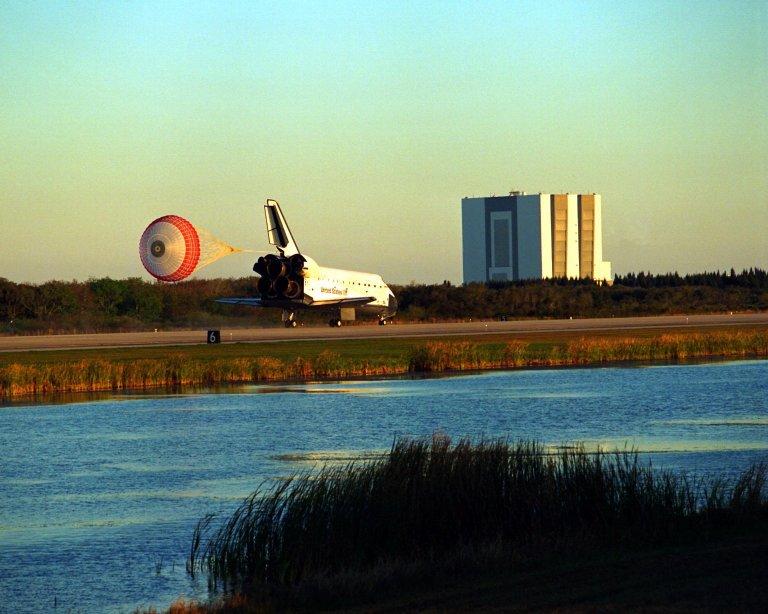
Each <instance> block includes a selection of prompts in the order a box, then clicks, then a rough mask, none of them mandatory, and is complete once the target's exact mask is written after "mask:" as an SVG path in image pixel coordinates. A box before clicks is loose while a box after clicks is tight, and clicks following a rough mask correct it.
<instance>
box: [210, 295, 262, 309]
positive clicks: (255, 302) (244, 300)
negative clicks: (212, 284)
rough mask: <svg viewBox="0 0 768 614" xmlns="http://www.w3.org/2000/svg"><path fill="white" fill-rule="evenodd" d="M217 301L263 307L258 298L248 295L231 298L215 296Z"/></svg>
mask: <svg viewBox="0 0 768 614" xmlns="http://www.w3.org/2000/svg"><path fill="white" fill-rule="evenodd" d="M216 302H217V303H226V304H227V305H246V306H248V307H263V305H264V304H263V303H262V301H261V299H260V298H251V297H249V296H239V297H238V296H234V297H232V298H217V299H216Z"/></svg>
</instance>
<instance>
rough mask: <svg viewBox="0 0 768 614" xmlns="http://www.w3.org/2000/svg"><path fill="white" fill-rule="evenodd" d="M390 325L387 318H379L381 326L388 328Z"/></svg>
mask: <svg viewBox="0 0 768 614" xmlns="http://www.w3.org/2000/svg"><path fill="white" fill-rule="evenodd" d="M387 324H388V322H387V320H386V319H385V318H379V326H386V325H387Z"/></svg>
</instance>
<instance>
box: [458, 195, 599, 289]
mask: <svg viewBox="0 0 768 614" xmlns="http://www.w3.org/2000/svg"><path fill="white" fill-rule="evenodd" d="M601 209H602V204H601V198H600V195H599V194H526V193H525V192H511V193H510V194H509V196H488V197H484V198H462V200H461V231H462V244H463V245H462V251H463V266H464V283H470V282H476V281H477V282H487V281H517V280H519V279H548V278H552V277H568V278H572V279H576V278H582V277H589V278H591V279H594V280H596V281H604V282H608V283H610V282H611V281H612V276H611V263H610V262H604V261H603V229H602V212H601Z"/></svg>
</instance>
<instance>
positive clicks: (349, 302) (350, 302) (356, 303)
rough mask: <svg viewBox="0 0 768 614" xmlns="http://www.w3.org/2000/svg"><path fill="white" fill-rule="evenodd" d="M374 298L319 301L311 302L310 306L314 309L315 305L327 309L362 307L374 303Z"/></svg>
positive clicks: (359, 297) (357, 297)
mask: <svg viewBox="0 0 768 614" xmlns="http://www.w3.org/2000/svg"><path fill="white" fill-rule="evenodd" d="M375 300H376V298H375V297H373V296H356V297H350V298H330V299H325V300H320V301H312V303H311V305H312V307H314V306H315V305H317V306H318V307H321V306H324V305H326V306H328V307H362V306H363V305H367V304H368V303H372V302H373V301H375Z"/></svg>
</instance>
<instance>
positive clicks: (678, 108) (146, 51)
mask: <svg viewBox="0 0 768 614" xmlns="http://www.w3.org/2000/svg"><path fill="white" fill-rule="evenodd" d="M0 20H1V21H2V23H3V25H4V27H3V29H2V31H0V75H1V76H2V80H3V86H4V87H3V88H2V91H0V103H2V104H1V106H0V138H1V139H2V143H3V147H2V148H1V149H0V181H1V182H2V192H1V193H0V229H1V230H0V277H6V278H8V279H11V280H14V281H32V282H40V281H45V280H47V279H54V278H55V279H64V280H70V279H79V280H85V279H87V278H89V277H104V276H110V277H113V278H124V277H136V276H141V277H143V278H145V279H149V276H148V275H147V273H146V272H145V271H144V269H143V267H142V265H141V262H140V261H139V258H138V240H139V237H140V235H141V233H142V231H143V230H144V228H145V227H146V225H147V224H148V223H149V222H151V221H152V220H153V219H155V218H157V217H159V216H161V215H164V214H167V213H175V214H177V215H181V216H183V217H186V218H188V219H190V220H191V221H192V222H193V223H195V224H199V225H200V226H202V227H205V228H207V229H208V230H210V231H211V232H213V233H214V234H215V235H217V236H219V237H221V238H222V239H224V240H226V241H228V242H230V243H232V244H234V245H236V246H239V247H245V248H251V249H257V250H258V249H262V250H266V249H268V248H269V246H268V244H267V240H266V233H265V230H264V222H263V213H262V205H263V203H264V201H265V199H266V198H268V197H272V198H276V199H277V200H278V201H280V203H281V205H282V206H283V210H284V212H285V215H286V217H287V219H288V222H289V224H290V225H291V228H292V230H293V232H294V234H295V236H296V239H297V242H298V245H299V247H300V248H301V249H302V250H303V251H304V252H305V253H307V254H309V255H310V256H312V257H313V258H314V259H315V260H317V261H318V262H320V263H321V264H326V265H329V266H338V267H341V268H348V269H358V270H368V271H375V272H378V273H381V274H382V275H383V277H384V278H385V279H386V280H387V281H390V282H393V283H408V282H410V281H417V282H425V283H431V282H440V281H442V280H444V279H449V280H451V281H453V282H460V281H461V223H460V210H461V198H462V197H464V196H473V195H477V196H485V195H490V194H494V193H495V194H505V193H507V192H509V191H510V190H514V189H519V190H525V191H527V192H529V193H536V192H597V193H600V194H602V202H603V229H604V230H603V243H604V258H605V259H606V260H609V261H611V262H612V263H613V270H614V272H615V273H619V274H622V273H626V272H630V271H640V270H650V271H652V272H657V273H663V272H668V271H678V272H680V273H681V274H683V273H687V272H700V271H705V270H706V271H712V270H716V269H720V270H724V269H725V270H727V269H730V268H731V267H733V268H735V269H736V270H741V269H743V268H749V267H760V268H763V269H765V268H768V239H766V236H765V235H766V230H767V229H768V122H766V117H768V71H766V66H768V37H766V36H765V32H766V31H768V3H766V2H731V3H720V2H695V3H668V2H646V3H634V2H618V3H617V2H593V3H576V2H563V3H559V2H545V3H540V2H520V3H515V4H513V5H511V4H510V3H506V2H485V3H474V2H473V3H460V2H455V3H445V2H439V3H438V2H425V3H418V4H415V5H414V4H413V3H392V2H386V3H366V4H364V5H361V4H358V3H354V2H338V3H333V4H329V5H321V4H318V5H307V3H302V2H274V3H271V2H264V3H258V4H255V3H247V2H242V3H240V2H232V3H228V4H226V5H221V4H219V3H202V2H195V3H191V4H187V3H171V2H166V3H159V4H157V5H151V4H149V3H125V4H120V3H112V4H108V5H107V4H104V5H92V4H86V3H79V2H75V3H71V4H66V5H63V4H58V3H46V2H38V3H33V2H5V3H3V4H2V5H0ZM252 263H253V256H252V255H248V254H243V255H238V256H232V257H229V258H227V259H224V260H222V261H220V262H218V263H215V264H213V265H211V266H210V267H208V268H205V269H203V270H202V271H200V272H199V273H197V274H196V276H200V277H233V276H234V277H241V276H246V275H250V274H252V273H251V265H252Z"/></svg>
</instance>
